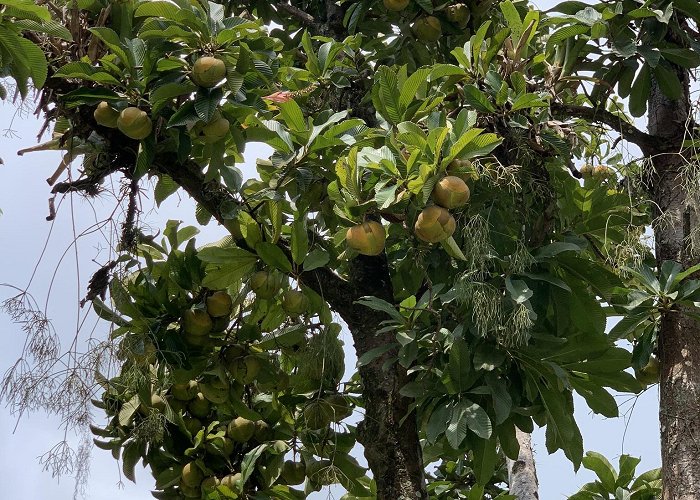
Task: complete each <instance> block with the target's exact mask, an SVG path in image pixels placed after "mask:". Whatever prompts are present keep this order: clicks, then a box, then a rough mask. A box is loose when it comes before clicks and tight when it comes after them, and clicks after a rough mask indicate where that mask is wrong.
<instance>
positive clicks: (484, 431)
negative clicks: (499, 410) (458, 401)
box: [463, 400, 493, 439]
mask: <svg viewBox="0 0 700 500" xmlns="http://www.w3.org/2000/svg"><path fill="white" fill-rule="evenodd" d="M468 403H470V401H467V400H464V401H463V404H464V405H465V408H464V416H465V419H466V423H467V427H469V430H471V431H472V432H473V433H474V434H476V435H477V436H479V437H480V438H483V439H489V438H490V437H491V433H492V432H493V428H492V427H491V419H490V418H489V416H488V414H487V413H486V411H485V410H484V409H483V408H482V407H481V406H479V405H478V404H476V403H472V404H470V405H468V406H467V404H468Z"/></svg>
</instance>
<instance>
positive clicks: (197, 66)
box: [192, 56, 226, 88]
mask: <svg viewBox="0 0 700 500" xmlns="http://www.w3.org/2000/svg"><path fill="white" fill-rule="evenodd" d="M225 76H226V64H224V61H222V60H221V59H217V58H215V57H210V56H204V57H200V58H199V59H197V60H196V61H195V62H194V66H192V81H193V82H194V83H195V84H196V85H199V86H200V87H206V88H211V87H216V84H217V83H219V82H220V81H221V80H223V78H224V77H225Z"/></svg>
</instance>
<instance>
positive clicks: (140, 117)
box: [93, 56, 230, 144]
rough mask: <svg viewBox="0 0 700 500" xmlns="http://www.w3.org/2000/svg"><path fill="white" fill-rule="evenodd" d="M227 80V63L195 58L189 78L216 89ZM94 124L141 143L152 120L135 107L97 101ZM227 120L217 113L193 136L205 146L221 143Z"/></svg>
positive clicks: (227, 125)
mask: <svg viewBox="0 0 700 500" xmlns="http://www.w3.org/2000/svg"><path fill="white" fill-rule="evenodd" d="M225 77H226V64H225V63H224V62H223V61H222V60H221V59H217V58H215V57H211V56H204V57H200V58H198V59H197V60H196V61H195V62H194V64H193V65H192V71H191V73H190V79H191V80H192V82H193V83H194V84H195V85H197V86H199V87H204V88H213V87H216V86H217V85H218V84H219V83H221V81H222V80H223V79H224V78H225ZM93 116H94V118H95V122H97V124H98V125H101V126H103V127H107V128H116V129H119V131H120V132H121V133H122V134H124V135H125V136H127V137H129V138H131V139H136V140H142V139H145V138H146V137H148V136H149V135H151V132H152V131H153V121H152V120H151V117H150V116H149V115H148V113H147V112H146V111H144V110H142V109H140V108H138V107H134V106H128V107H125V108H123V109H121V110H118V109H115V108H114V107H112V106H111V105H110V104H109V103H108V102H106V101H102V102H100V103H99V104H98V105H97V107H96V108H95V111H94V113H93ZM229 125H230V124H229V121H228V120H227V119H226V118H224V117H222V116H221V113H219V112H218V111H217V112H216V113H215V114H214V116H213V117H212V118H211V119H210V120H209V122H207V123H199V124H197V125H196V126H195V128H194V135H195V136H196V137H197V138H199V139H201V140H202V141H203V142H204V143H206V144H212V143H215V142H218V141H220V140H221V139H223V138H224V137H226V135H227V134H228V132H229Z"/></svg>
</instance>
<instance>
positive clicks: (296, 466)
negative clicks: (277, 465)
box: [280, 460, 306, 486]
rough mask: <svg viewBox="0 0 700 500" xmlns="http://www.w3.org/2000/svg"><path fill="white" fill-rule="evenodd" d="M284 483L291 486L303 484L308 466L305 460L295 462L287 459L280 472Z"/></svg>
mask: <svg viewBox="0 0 700 500" xmlns="http://www.w3.org/2000/svg"><path fill="white" fill-rule="evenodd" d="M280 479H281V480H282V483H284V484H287V485H289V486H295V485H297V484H301V483H303V482H304V479H306V466H305V465H304V463H303V462H294V461H293V460H285V462H284V464H283V465H282V472H281V473H280Z"/></svg>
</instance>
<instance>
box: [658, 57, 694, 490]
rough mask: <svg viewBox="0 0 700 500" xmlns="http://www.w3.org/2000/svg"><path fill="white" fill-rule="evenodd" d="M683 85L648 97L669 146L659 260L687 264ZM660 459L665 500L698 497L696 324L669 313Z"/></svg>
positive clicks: (661, 173) (689, 221)
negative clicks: (674, 94) (677, 92)
mask: <svg viewBox="0 0 700 500" xmlns="http://www.w3.org/2000/svg"><path fill="white" fill-rule="evenodd" d="M677 72H678V75H679V77H680V79H681V82H682V83H683V86H684V95H683V96H682V97H681V98H680V99H678V100H670V99H668V98H667V97H666V96H664V95H663V94H662V93H661V91H660V89H659V87H658V85H657V84H656V82H654V83H653V84H652V91H651V94H650V97H649V132H650V133H651V134H652V135H654V136H656V137H659V138H661V139H662V140H663V141H664V142H665V144H667V147H666V150H665V151H663V152H660V153H659V154H657V155H655V156H654V157H653V164H654V167H655V171H656V174H655V178H654V184H653V198H654V201H655V202H656V203H657V208H658V211H659V215H660V216H661V219H660V220H661V222H660V223H659V224H657V225H656V227H655V238H656V256H657V260H658V261H659V263H661V262H662V261H664V260H673V261H676V262H679V263H681V264H682V265H683V266H684V267H685V268H687V267H689V266H691V265H693V264H695V263H696V262H697V259H695V258H693V257H692V256H691V255H689V253H688V250H687V242H688V240H687V238H688V236H689V234H690V230H691V228H693V227H697V224H698V220H697V215H696V212H695V210H694V209H693V207H692V206H690V205H689V193H688V192H687V189H686V187H685V186H684V185H683V175H682V173H683V172H682V169H683V166H684V164H685V159H684V158H683V151H682V139H683V137H684V134H685V132H686V124H687V121H688V118H689V113H690V110H691V108H690V102H689V93H688V74H687V72H686V71H684V70H681V69H680V68H679V69H677ZM658 353H659V361H660V365H661V366H660V396H661V400H660V410H659V420H660V424H661V462H662V473H663V482H664V489H663V499H664V500H690V499H697V498H700V461H699V460H698V457H699V456H700V366H699V364H700V324H698V322H697V320H694V319H692V318H691V317H689V316H688V315H686V314H684V311H683V310H682V309H680V310H675V311H671V312H670V313H668V314H666V315H665V316H664V317H663V318H662V321H661V330H660V337H659V348H658Z"/></svg>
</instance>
